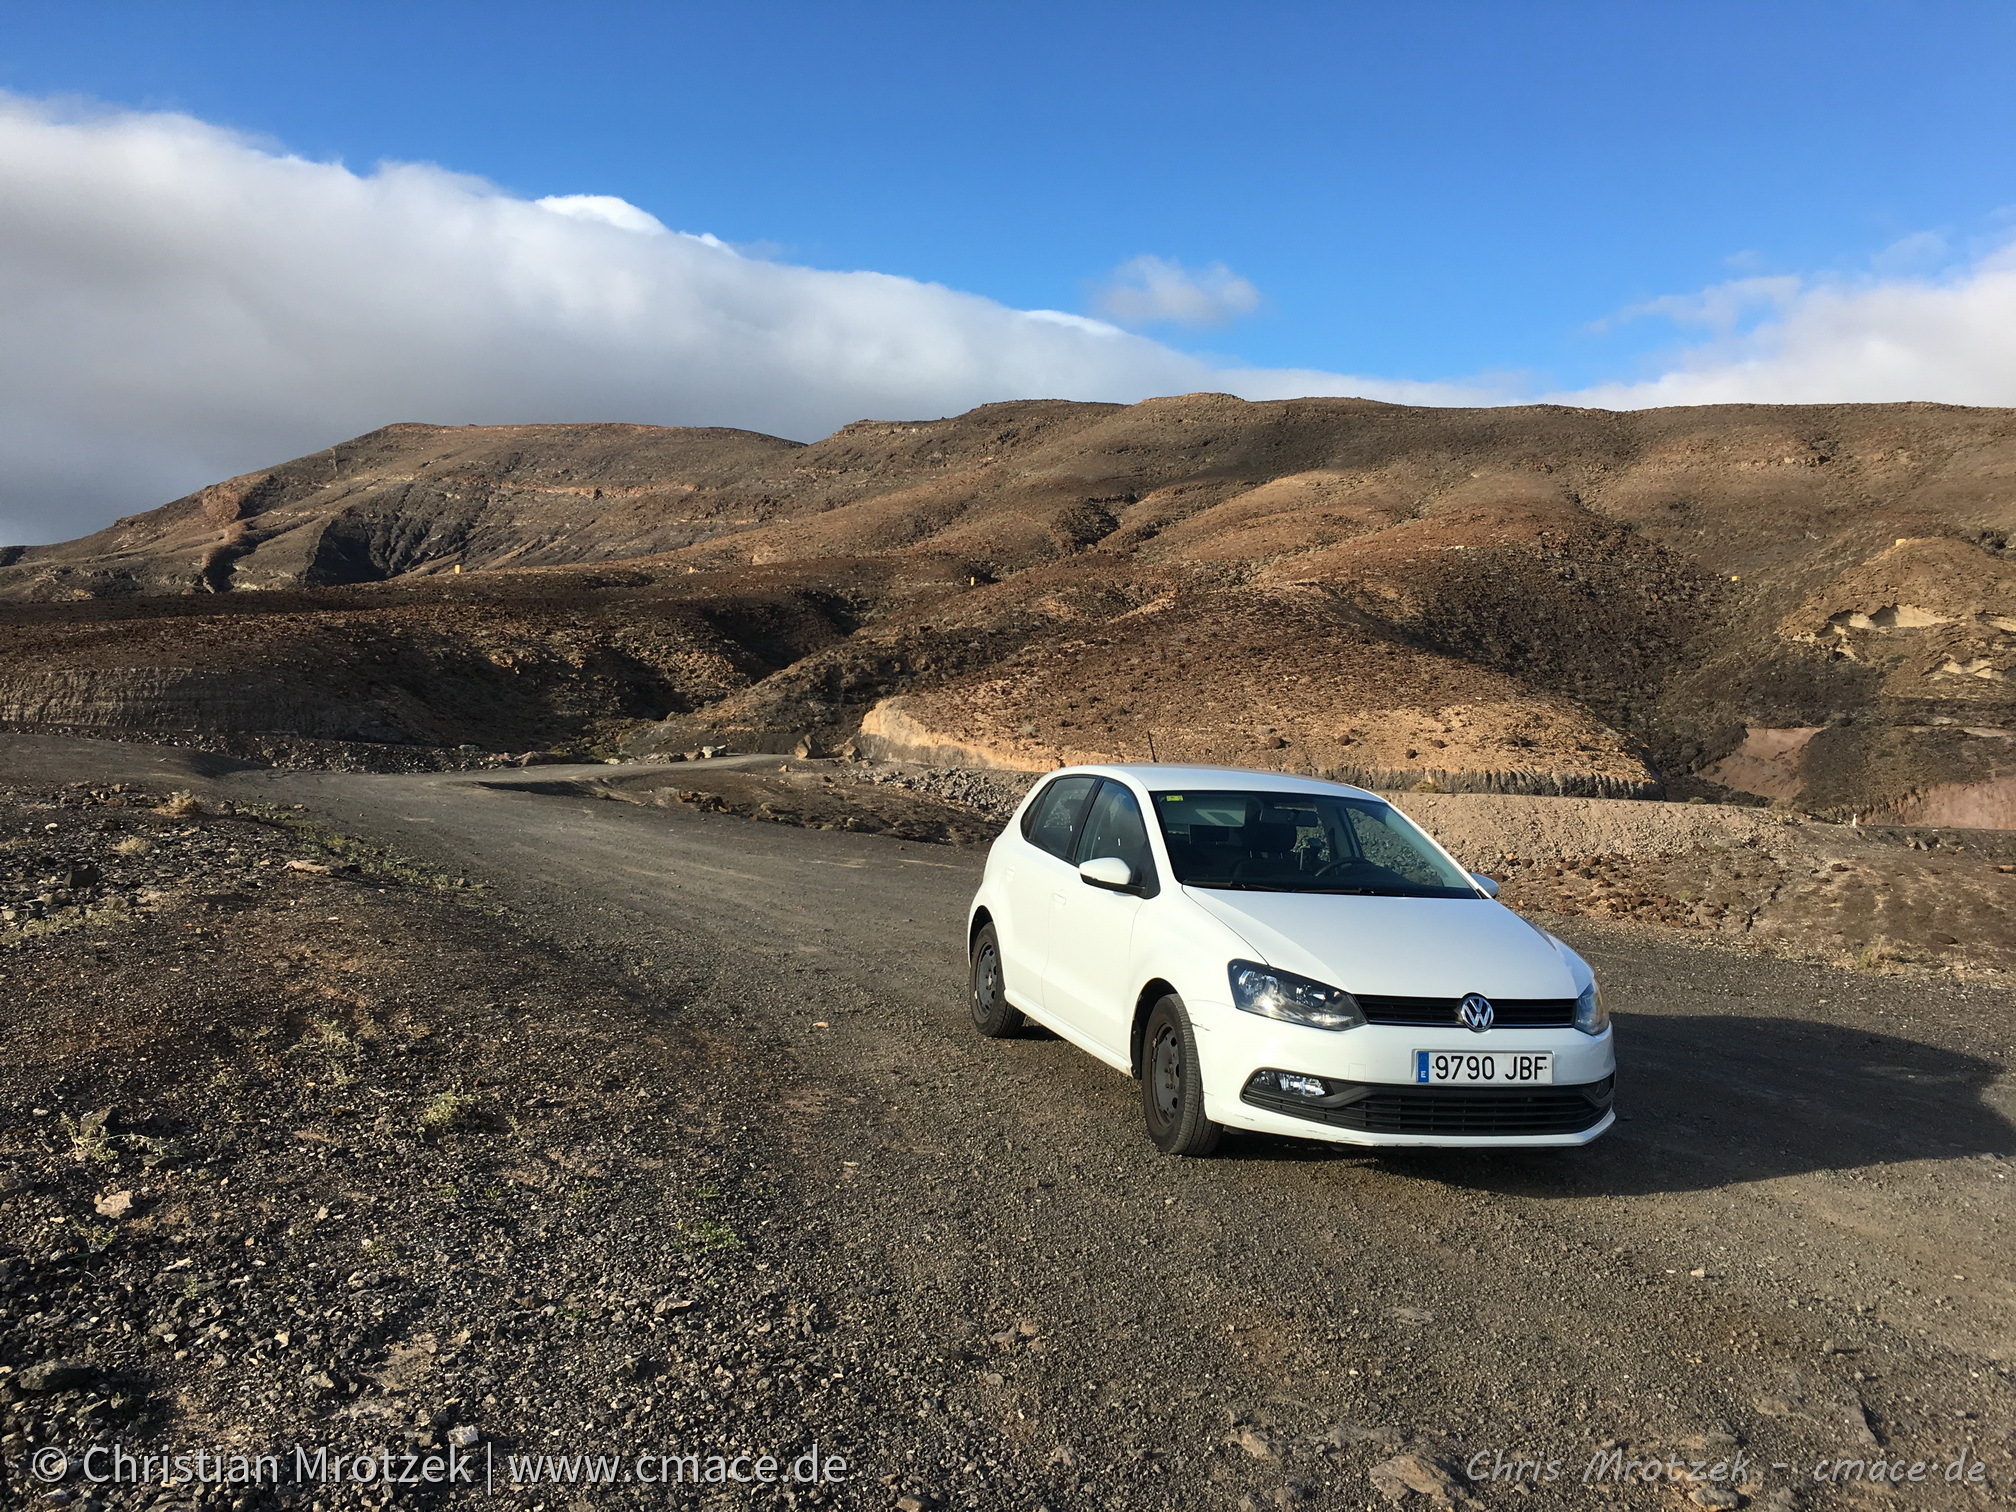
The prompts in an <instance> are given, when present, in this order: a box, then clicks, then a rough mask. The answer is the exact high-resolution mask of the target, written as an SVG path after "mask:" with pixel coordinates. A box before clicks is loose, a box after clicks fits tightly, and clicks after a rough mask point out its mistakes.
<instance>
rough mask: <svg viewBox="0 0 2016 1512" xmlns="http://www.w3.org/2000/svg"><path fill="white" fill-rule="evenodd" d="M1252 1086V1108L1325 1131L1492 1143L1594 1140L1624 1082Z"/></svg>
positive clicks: (1246, 1096) (1244, 1097)
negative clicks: (1307, 1091)
mask: <svg viewBox="0 0 2016 1512" xmlns="http://www.w3.org/2000/svg"><path fill="white" fill-rule="evenodd" d="M1261 1080H1263V1078H1255V1082H1249V1084H1248V1085H1247V1087H1246V1090H1245V1091H1244V1092H1243V1093H1242V1094H1241V1095H1240V1099H1239V1100H1240V1101H1241V1102H1242V1103H1244V1104H1245V1105H1246V1106H1247V1107H1249V1108H1254V1109H1258V1110H1260V1111H1262V1112H1265V1113H1272V1114H1277V1115H1280V1116H1283V1117H1286V1118H1289V1119H1292V1120H1297V1121H1302V1122H1306V1123H1310V1124H1317V1125H1320V1126H1322V1128H1324V1129H1326V1130H1327V1129H1338V1130H1348V1131H1350V1132H1352V1133H1355V1134H1360V1135H1368V1136H1385V1139H1382V1140H1381V1141H1380V1142H1382V1143H1383V1142H1386V1140H1395V1141H1401V1142H1407V1143H1412V1142H1414V1141H1415V1140H1419V1139H1422V1138H1452V1139H1458V1140H1463V1141H1466V1142H1467V1141H1471V1140H1477V1139H1489V1140H1492V1141H1493V1142H1502V1141H1507V1140H1510V1141H1518V1142H1524V1141H1526V1140H1531V1139H1536V1138H1545V1139H1550V1140H1551V1139H1553V1138H1559V1137H1564V1136H1565V1137H1569V1138H1575V1137H1580V1138H1582V1139H1593V1138H1595V1137H1596V1135H1597V1134H1598V1133H1600V1132H1602V1129H1604V1128H1607V1127H1608V1126H1609V1124H1610V1122H1611V1117H1612V1114H1611V1103H1612V1102H1613V1101H1614V1099H1615V1096H1616V1084H1617V1079H1616V1077H1615V1076H1606V1077H1604V1078H1603V1079H1602V1080H1601V1081H1596V1082H1584V1083H1582V1084H1580V1085H1576V1086H1560V1085H1555V1086H1546V1087H1424V1086H1415V1085H1408V1086H1394V1085H1391V1084H1389V1083H1379V1082H1334V1081H1333V1082H1331V1083H1330V1084H1329V1086H1330V1091H1329V1093H1328V1094H1327V1095H1325V1096H1323V1097H1317V1098H1310V1097H1296V1096H1294V1095H1292V1094H1290V1093H1286V1092H1280V1091H1274V1090H1269V1089H1267V1088H1266V1087H1264V1086H1261V1085H1256V1084H1255V1083H1257V1082H1259V1081H1261Z"/></svg>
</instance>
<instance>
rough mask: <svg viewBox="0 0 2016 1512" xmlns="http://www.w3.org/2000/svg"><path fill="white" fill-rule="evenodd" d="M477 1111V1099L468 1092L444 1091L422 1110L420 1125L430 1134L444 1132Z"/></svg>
mask: <svg viewBox="0 0 2016 1512" xmlns="http://www.w3.org/2000/svg"><path fill="white" fill-rule="evenodd" d="M475 1111H476V1099H475V1098H473V1097H471V1096H470V1095H469V1094H468V1093H467V1092H443V1093H442V1094H441V1095H440V1096H439V1097H437V1098H435V1099H434V1101H432V1102H430V1103H429V1104H427V1106H426V1107H424V1108H422V1109H421V1110H420V1127H421V1128H422V1129H423V1130H425V1131H426V1132H427V1133H429V1134H444V1133H446V1132H447V1131H448V1130H450V1129H452V1128H454V1127H456V1126H457V1125H458V1124H461V1123H464V1122H466V1121H467V1120H468V1117H469V1115H470V1114H471V1113H473V1112H475Z"/></svg>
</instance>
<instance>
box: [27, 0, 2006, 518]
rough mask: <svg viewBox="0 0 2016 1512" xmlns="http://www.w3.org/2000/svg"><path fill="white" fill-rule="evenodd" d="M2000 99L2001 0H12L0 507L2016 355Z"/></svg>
mask: <svg viewBox="0 0 2016 1512" xmlns="http://www.w3.org/2000/svg"><path fill="white" fill-rule="evenodd" d="M2012 140H2016V5H2010V4H2006V3H1994V4H1990V3H1979V4H1951V3H1948V4H1936V3H1932V4H1903V3H1883V4H1873V3H1864V4H1857V3H1853V0H1835V3H1830V4H1807V3H1777V4H1770V3H1758V0H1751V3H1747V4H1723V3H1675V4H1666V5H1649V4H1635V3H1626V4H1617V3H1608V4H1581V3H1575V4H1570V3H1553V4H1550V3H1503V0H1501V3H1496V4H1470V3H1441V4H1436V3H1416V4H1409V5H1404V6H1403V5H1369V4H1332V5H1316V4H1279V3H1272V4H1270V3H1265V0H1262V3H1247V4H1241V5H1237V6H1234V5H1219V6H1203V5H1196V4H1186V3H1165V4H1158V5H1145V4H1111V3H1109V4H1087V3H1082V0H1081V3H1078V4H1073V5H1061V4H1048V3H1039V0H1021V3H1016V4H1013V5H1006V4H1002V5H993V4H963V5H945V4H942V3H940V4H932V5H921V4H920V5H911V4H852V5H840V4H833V5H806V4H793V3H773V4H743V5H720V4H714V5H706V6H701V5H686V4H670V3H668V4H650V5H644V4H621V3H594V0H577V3H573V4H567V5H559V4H525V3H508V0H491V3H485V4H480V5H479V4H460V3H431V4H430V3H425V0H406V3H402V4H377V3H330V4H319V5H318V4H306V3H294V4H275V3H261V4H227V3H212V4H177V3H172V0H151V3H125V4H107V3H91V0H64V3H61V4H44V3H11V4H9V3H5V0H0V351H4V352H6V353H7V354H8V361H7V362H5V363H0V541H6V540H14V541H22V540H46V539H54V538H59V537H61V536H63V535H66V534H77V533H80V532H81V531H82V530H84V529H87V528H95V527H96V526H97V525H100V524H103V523H105V522H106V521H107V520H109V519H110V518H111V517H112V516H113V515H114V514H116V513H119V512H123V511H128V510H131V509H135V508H141V507H146V506H149V505H151V504H154V503H158V502H160V501H161V500H163V499H165V498H168V497H172V496H173V495H174V494H175V493H178V492H182V491H185V490H186V489H189V488H193V487H196V486H198V485H200V484H202V483H204V482H208V481H211V480H213V479H215V478H218V477H221V476H225V475H228V474H230V473H235V472H241V471H245V470H248V469H251V468H254V467H257V466H260V465H264V464H267V463H270V462H273V461H276V460H280V459H282V458H284V457H286V456H289V455H293V454H296V453H299V452H304V451H309V450H313V449H315V448H317V447H319V446H322V445H327V444H329V443H330V442H332V441H335V440H339V439H342V438H343V437H345V436H347V435H351V434H355V433H356V432H358V431H362V430H365V429H369V428H371V427H373V426H375V425H379V424H383V423H386V422H388V421H391V420H399V419H418V420H435V421H440V422H444V423H478V422H480V423H491V422H512V421H522V420H590V419H614V420H636V421H646V422H651V423H660V424H731V425H743V426H747V427H750V428H752V429H761V430H769V431H773V432H776V433H779V434H784V435H791V436H796V437H799V438H802V439H811V438H813V437H815V436H817V435H820V434H823V433H825V432H826V431H827V430H830V429H832V428H833V427H834V426H836V425H839V424H842V423H844V422H846V421H847V420H850V419H856V418H863V417H868V416H881V417H885V418H918V417H926V418H928V417H930V416H932V415H936V414H946V413H956V412H958V411H959V410H961V409H963V408H966V407H968V406H970V405H972V404H975V403H980V402H985V401H988V400H993V399H1008V398H1022V397H1032V398H1033V397H1066V398H1081V399H1113V400H1121V401H1131V400H1134V399H1138V398H1142V397H1145V396H1146V395H1148V394H1152V393H1167V392H1180V391H1185V390H1189V389H1197V388H1217V389H1224V390H1227V391H1230V392H1234V393H1239V394H1242V395H1244V396H1246V397H1248V398H1255V399H1258V398H1278V397H1283V396H1286V395H1292V394H1302V393H1332V394H1335V393H1353V394H1364V395H1367V396H1369V397H1374V398H1381V399H1386V400H1390V401H1395V402H1422V403H1505V402H1520V401H1525V400H1532V399H1549V400H1555V401H1563V402H1571V403H1582V404H1600V405H1607V406H1612V407H1619V408H1631V407H1642V406H1646V405H1654V404H1668V403H1709V402H1722V401H1731V400H1740V401H1785V402H1801V401H1825V402H1838V401H1850V400H1897V399H1936V400H1943V401H1947V402H1954V403H1970V404H1997V405H2016V154H2012V153H2011V152H2010V150H2009V143H2010V142H2011V141H2012ZM399 165H420V166H417V167H416V166H407V167H402V166H399ZM680 233H686V234H680ZM701 234H705V235H707V236H709V237H713V238H718V239H719V243H715V242H703V241H699V240H695V239H694V238H695V237H696V236H698V235H701ZM721 244H725V245H721ZM1029 312H1035V313H1033V314H1032V313H1029ZM1045 312H1048V313H1045ZM1059 312H1061V313H1059ZM1083 317H1091V319H1087V318H1083ZM1121 328H1124V329H1121Z"/></svg>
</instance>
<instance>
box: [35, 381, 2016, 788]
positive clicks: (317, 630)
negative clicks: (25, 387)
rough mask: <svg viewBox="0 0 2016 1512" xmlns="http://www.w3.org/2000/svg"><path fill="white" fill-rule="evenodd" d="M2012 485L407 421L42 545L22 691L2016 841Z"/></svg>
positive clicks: (1195, 398)
mask: <svg viewBox="0 0 2016 1512" xmlns="http://www.w3.org/2000/svg"><path fill="white" fill-rule="evenodd" d="M2012 480H2016V415H2012V414H2011V412H2009V411H2003V410H1975V409H1960V408H1954V407H1947V406H1935V405H1862V406H1854V405H1849V406H1783V407H1780V406H1721V407H1705V408H1698V409H1682V410H1662V411H1644V412H1636V413H1625V414H1618V413H1610V412H1604V411H1589V410H1569V409H1562V408H1558V407H1550V406H1531V407H1524V408H1511V409H1496V410H1431V409H1415V408H1407V407H1402V406H1392V405H1381V404H1374V403H1371V402H1369V401H1363V400H1348V399H1311V400H1292V401H1281V402H1276V403H1265V404H1249V403H1245V402H1243V401H1240V400H1237V399H1233V398H1230V397H1228V396H1224V395H1211V394H1203V395H1187V396H1181V397H1178V398H1171V399H1158V400H1151V401H1148V402H1146V403H1143V404H1138V405H1132V406H1117V405H1089V404H1069V403H1064V402H1059V401H1041V402H1029V403H1019V404H1000V405H989V406H984V407H982V408H981V409H978V410H974V411H972V412H970V413H968V414H965V415H961V416H957V417H954V418H951V419H946V420H938V421H926V422H901V423H898V422H868V421H864V422H861V423H859V424H857V425H852V426H848V427H846V428H845V429H843V430H841V431H839V432H837V433H835V434H834V435H833V436H830V437H828V438H826V439H825V440H823V441H819V442H816V443H813V444H812V445H809V446H801V445H797V444H795V443H792V442H787V441H781V440H777V439H775V438H771V437H763V436H756V435H751V434H749V433H746V432H737V431H723V430H677V429H666V428H656V427H646V426H617V425H595V426H509V427H460V428H445V427H433V426H419V425H399V426H390V427H387V428H386V429H384V430H381V431H376V432H373V433H371V434H370V435H368V436H363V437H359V438H358V439H357V440H355V441H351V442H346V443H344V444H343V445H341V446H338V447H333V448H331V449H330V450H329V451H327V452H322V453H317V454H316V455H315V456H312V457H306V458H302V459H299V460H297V461H294V462H290V463H286V464H283V465H281V466H279V467H275V468H272V469H268V470H265V471H262V472H259V473H254V474H248V475H246V476H245V477H242V478H236V479H232V480H229V481H228V482H225V483H221V484H217V485H215V486H213V487H211V488H208V489H205V490H202V491H200V492H199V493H197V494H194V495H191V496H190V497H189V498H187V499H183V500H178V501H177V502H175V503H174V504H171V505H168V506H165V507H164V508H162V509H160V510H156V511H153V512H151V513H149V514H146V515H140V516H135V517H133V518H131V519H128V520H123V521H120V522H119V523H118V524H116V525H115V526H113V527H111V528H110V529H108V530H106V531H103V532H100V533H99V534H98V535H96V536H92V537H88V538H86V539H84V540H81V541H76V542H70V543H67V544H65V545H62V546H51V547H36V548H31V549H28V550H25V551H19V550H17V551H11V552H9V553H7V554H6V555H7V556H8V557H10V558H11V560H9V561H7V562H6V563H5V565H0V598H11V599H13V600H14V601H16V605H17V607H15V608H13V609H10V610H7V611H5V614H6V620H5V622H4V624H0V637H5V647H6V649H7V650H8V651H9V653H10V654H9V655H8V657H7V660H6V662H5V664H4V670H0V717H5V718H9V719H14V720H20V721H48V722H62V723H68V724H92V723H97V724H105V725H114V726H151V725H155V724H161V723H167V722H184V723H186V725H187V726H189V727H197V728H200V727H205V726H215V727H223V726H226V725H237V726H246V727H250V726H256V725H259V724H261V723H262V722H263V723H264V724H268V725H277V726H286V727H288V728H292V729H296V730H298V731H300V732H303V733H305V732H307V730H308V729H309V728H310V727H313V728H314V729H316V730H321V731H331V730H336V729H339V728H340V729H342V730H346V731H348V732H350V733H349V736H347V737H346V738H361V739H383V740H403V741H421V742H448V741H451V740H452V739H455V738H463V739H476V740H478V741H479V743H485V744H492V743H501V744H509V745H525V744H530V743H533V742H534V740H535V739H544V738H547V737H549V736H550V737H553V738H558V737H559V735H563V734H565V733H566V732H568V731H579V730H581V729H585V728H587V727H588V726H589V725H591V724H592V725H595V726H596V727H597V728H598V729H600V728H604V727H607V728H611V729H613V728H615V727H616V726H619V725H621V724H622V723H623V722H624V721H640V720H643V721H652V722H655V723H656V724H657V725H658V728H656V729H655V730H654V731H650V732H646V733H643V734H640V735H639V736H638V737H637V739H638V740H639V742H640V743H641V744H643V745H650V744H653V743H655V744H657V745H660V746H665V745H672V746H678V745H682V744H685V745H690V744H692V743H694V742H695V741H697V740H699V739H700V738H702V736H703V735H706V734H708V733H709V732H712V733H713V734H714V735H715V736H718V737H719V738H722V739H726V740H729V741H732V742H736V743H743V744H763V745H767V746H770V747H772V748H788V746H789V744H790V743H791V742H792V741H794V740H795V739H797V738H800V737H806V738H809V739H810V740H812V741H813V743H815V744H834V745H838V744H842V743H844V742H845V741H846V740H847V739H849V738H858V739H859V740H860V741H861V742H862V743H863V744H865V745H870V746H875V747H876V748H877V749H881V750H887V751H897V750H907V751H917V752H923V751H937V752H940V753H949V754H953V755H961V756H962V757H963V759H966V760H969V761H974V762H982V763H989V764H997V765H1005V766H1016V767H1021V768H1025V769H1028V768H1040V767H1043V766H1047V765H1051V764H1054V763H1055V762H1057V761H1059V760H1075V759H1084V758H1092V757H1127V758H1138V757H1140V756H1143V755H1145V754H1147V750H1148V747H1149V744H1150V742H1151V740H1152V742H1153V744H1154V748H1155V750H1156V752H1157V754H1159V755H1161V756H1163V757H1165V758H1169V757H1183V758H1186V759H1208V760H1214V761H1236V762H1239V763H1241V764H1248V765H1268V766H1287V767H1293V768H1297V769H1304V770H1321V771H1330V772H1335V773H1338V774H1340V775H1345V776H1350V777H1360V778H1363V779H1365V780H1377V781H1380V782H1382V783H1385V784H1389V785H1391V784H1398V785H1411V784H1412V783H1413V782H1418V781H1433V782H1434V783H1436V784H1437V785H1440V786H1443V787H1447V788H1451V789H1452V790H1466V789H1468V790H1482V791H1510V792H1558V793H1587V794H1636V793H1644V792H1649V791H1654V790H1656V789H1657V788H1658V787H1659V786H1660V785H1664V786H1665V787H1666V788H1668V789H1670V790H1672V791H1676V792H1680V791H1701V792H1707V793H1713V792H1716V791H1720V790H1722V789H1724V788H1727V789H1734V790H1739V791H1745V792H1751V793H1755V794H1758V795H1760V796H1762V797H1766V798H1774V799H1781V800H1784V801H1788V802H1795V803H1799V804H1803V805H1805V806H1809V807H1816V808H1820V809H1824V810H1827V811H1830V812H1832V811H1842V812H1865V813H1868V814H1870V815H1871V816H1872V817H1873V816H1875V815H1878V814H1896V815H1912V816H1917V815H1921V814H1924V813H1929V812H1931V811H1932V810H1934V809H1936V810H1938V811H1939V812H1941V813H1945V812H1949V811H1950V812H1953V813H1969V814H1981V815H1987V816H1989V818H1991V819H1994V820H1995V822H2012V820H2011V818H1999V819H1998V818H1995V816H1997V815H2003V814H2004V813H2005V811H2006V808H2007V798H2006V791H2007V787H2008V786H2009V779H2012V778H2016V740H2011V739H2010V738H2008V735H2009V732H2010V730H2011V729H2012V728H2016V708H2012V702H2016V692H2012V686H2011V681H2010V678H2011V675H2012V672H2016V562H2012V560H2011V557H2010V555H2009V550H2008V547H2009V541H2010V537H2011V534H2012V533H2016V486H2012ZM254 601H264V602H267V603H270V604H273V605H275V606H276V608H277V606H278V605H279V604H280V602H281V601H285V603H286V605H287V611H286V613H285V614H284V615H272V616H263V615H252V614H249V613H248V612H247V611H246V609H245V608H244V607H242V606H246V605H248V604H250V603H252V602H254ZM731 603H732V604H734V605H736V606H737V607H736V608H735V609H734V610H733V611H732V613H731V612H730V611H729V610H727V609H726V608H725V607H724V606H726V605H729V604H731ZM198 604H202V605H206V606H207V607H204V608H203V609H202V611H201V612H200V613H195V614H192V612H191V611H192V608H193V607H194V606H196V605H198ZM800 614H804V615H809V616H811V618H812V619H814V620H817V621H818V622H819V623H820V624H821V625H823V626H824V627H825V628H823V629H822V630H820V631H819V632H818V633H816V634H815V633H793V634H788V635H781V636H780V635H775V634H772V633H771V632H770V631H769V630H765V629H762V628H760V627H761V625H762V624H763V623H764V622H766V618H767V619H776V618H777V617H779V616H782V617H783V618H785V619H790V618H792V617H793V616H796V615H800ZM38 615H41V616H43V617H41V618H37V616H38ZM50 615H60V616H61V617H60V618H50V617H48V616H50ZM731 621H732V624H731V625H730V627H729V628H728V629H725V630H724V629H722V628H721V626H722V625H723V624H727V623H729V622H731ZM808 623H809V621H808ZM254 626H259V627H261V628H259V629H257V631H256V633H255V631H254V629H253V627H254ZM751 627H757V628H751ZM192 648H195V649H192ZM198 650H200V654H198ZM379 652H383V653H384V656H385V657H386V658H387V659H386V660H383V661H379V660H374V657H375V656H376V655H377V653H379ZM499 656H503V657H505V658H506V659H507V660H508V661H509V662H510V663H511V666H510V667H509V668H506V667H505V666H503V665H502V664H500V663H499V662H498V660H497V659H496V658H497V657H499ZM422 667H424V668H426V669H427V670H426V671H425V672H424V673H423V672H421V671H418V670H414V669H418V668H422ZM402 668H403V669H406V670H403V671H402V670H398V669H402ZM395 674H396V675H395ZM528 689H536V690H538V691H537V693H536V696H535V695H528V693H527V691H526V690H528ZM666 716H670V718H669V721H668V720H667V719H666ZM478 732H481V733H478ZM556 732H557V733H556ZM1786 732H1793V733H1791V734H1787V733H1786ZM507 734H508V735H510V738H509V739H505V738H503V737H504V736H505V735H507ZM1928 806H1929V807H1928ZM2012 817H2016V816H2012Z"/></svg>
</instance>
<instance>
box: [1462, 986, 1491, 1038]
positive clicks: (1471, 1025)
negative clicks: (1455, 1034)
mask: <svg viewBox="0 0 2016 1512" xmlns="http://www.w3.org/2000/svg"><path fill="white" fill-rule="evenodd" d="M1456 1017H1457V1018H1459V1019H1461V1020H1462V1021H1463V1027H1464V1028H1466V1029H1469V1030H1471V1031H1473V1032H1474V1033H1477V1034H1482V1033H1483V1032H1484V1031H1485V1030H1486V1029H1489V1028H1490V1027H1491V1024H1492V1021H1493V1020H1494V1019H1496V1018H1497V1017H1498V1010H1497V1009H1496V1008H1493V1007H1492V1006H1491V999H1489V998H1487V997H1486V996H1484V994H1483V993H1481V992H1473V993H1471V994H1470V996H1468V997H1466V998H1465V999H1463V1001H1462V1002H1460V1003H1458V1004H1457V1005H1456Z"/></svg>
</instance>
